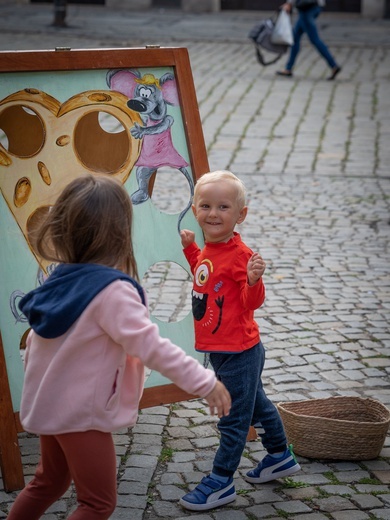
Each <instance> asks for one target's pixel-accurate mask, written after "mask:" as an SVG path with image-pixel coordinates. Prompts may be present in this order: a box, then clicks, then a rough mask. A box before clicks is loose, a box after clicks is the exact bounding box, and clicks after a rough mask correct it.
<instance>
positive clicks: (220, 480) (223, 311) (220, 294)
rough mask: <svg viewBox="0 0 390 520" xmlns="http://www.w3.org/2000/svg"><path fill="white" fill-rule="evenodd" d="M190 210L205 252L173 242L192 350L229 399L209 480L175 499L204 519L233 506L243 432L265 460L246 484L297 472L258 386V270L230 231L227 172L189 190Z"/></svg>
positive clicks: (238, 219)
mask: <svg viewBox="0 0 390 520" xmlns="http://www.w3.org/2000/svg"><path fill="white" fill-rule="evenodd" d="M192 210H193V212H194V215H195V217H196V219H197V221H198V223H199V225H200V227H201V228H202V231H203V234H204V238H205V247H204V248H203V249H202V250H201V249H200V248H199V247H198V246H197V244H196V243H195V234H194V233H193V232H192V231H189V230H182V231H181V233H180V236H181V241H182V246H183V251H184V254H185V256H186V258H187V260H188V262H189V264H190V267H191V271H192V273H193V275H194V285H193V291H192V311H193V315H194V322H195V349H196V350H197V351H199V352H204V353H207V354H209V355H210V362H211V364H212V366H213V368H214V371H215V373H216V375H217V378H218V379H219V380H220V381H222V382H223V383H224V384H225V386H226V388H227V389H228V390H229V392H230V394H231V397H232V408H231V410H230V414H229V415H228V416H226V417H223V418H221V420H220V421H219V423H218V429H219V431H220V434H221V440H220V445H219V448H218V450H217V453H216V455H215V458H214V463H213V469H212V472H211V474H210V475H208V476H206V477H204V478H203V479H202V481H201V483H200V484H198V486H197V487H196V488H195V489H194V490H193V491H191V492H189V493H187V494H186V495H185V496H183V497H182V498H181V499H180V504H181V505H182V506H183V507H185V508H186V509H189V510H192V511H205V510H208V509H214V508H216V507H219V506H222V505H224V504H228V503H229V502H232V501H234V500H235V498H236V493H235V488H234V482H233V475H234V473H235V471H236V470H237V468H238V465H239V463H240V458H241V455H242V452H243V450H244V447H245V443H246V438H247V434H248V430H249V427H250V426H251V425H253V426H254V427H255V428H256V429H257V431H258V433H259V435H260V436H261V439H262V443H263V446H264V447H265V448H266V450H267V452H268V454H267V455H266V456H265V457H264V459H263V460H262V461H261V462H260V463H259V464H258V466H257V467H256V468H255V469H253V470H251V471H249V472H248V473H247V474H246V475H245V477H244V478H245V479H246V480H247V481H248V482H251V483H261V482H268V481H270V480H274V479H277V478H281V477H286V476H288V475H292V474H293V473H296V472H297V471H299V470H300V466H299V464H298V463H297V462H296V460H295V457H294V455H293V453H292V451H291V450H290V449H289V448H287V441H286V436H285V433H284V428H283V423H282V421H281V419H280V417H279V414H278V411H277V409H276V407H275V405H274V404H273V403H272V402H271V401H270V400H269V399H268V397H267V396H266V395H265V392H264V389H263V385H262V382H261V373H262V370H263V367H264V361H265V351H264V347H263V345H262V343H261V341H260V333H259V328H258V325H257V323H256V322H255V320H254V311H255V309H257V308H259V307H260V306H261V305H262V304H263V302H264V299H265V288H264V284H263V280H262V276H263V273H264V271H265V267H266V265H265V262H264V260H263V259H262V257H261V256H260V255H259V254H258V253H253V252H252V251H251V250H250V249H249V248H248V247H247V246H246V245H245V244H244V243H243V242H242V240H241V237H240V235H239V234H238V233H236V232H235V231H234V228H235V226H236V224H241V223H242V222H244V220H245V218H246V215H247V212H248V208H247V206H246V205H245V187H244V185H243V183H242V182H241V181H240V180H239V179H238V178H237V177H236V176H235V175H233V174H232V173H231V172H228V171H216V172H212V173H207V174H205V175H203V176H202V177H201V178H200V179H199V180H198V181H197V183H196V185H195V193H194V200H193V206H192Z"/></svg>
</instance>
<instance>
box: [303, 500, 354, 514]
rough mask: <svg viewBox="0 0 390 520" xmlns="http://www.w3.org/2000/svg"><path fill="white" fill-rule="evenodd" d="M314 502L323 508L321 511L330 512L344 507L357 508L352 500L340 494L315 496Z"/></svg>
mask: <svg viewBox="0 0 390 520" xmlns="http://www.w3.org/2000/svg"><path fill="white" fill-rule="evenodd" d="M313 502H314V504H316V505H317V506H318V507H319V508H320V509H321V511H327V512H329V513H332V512H336V511H341V510H344V509H353V510H356V509H357V507H356V506H355V505H354V504H353V503H352V502H351V501H350V500H348V499H347V498H343V497H340V496H330V497H328V498H315V499H313Z"/></svg>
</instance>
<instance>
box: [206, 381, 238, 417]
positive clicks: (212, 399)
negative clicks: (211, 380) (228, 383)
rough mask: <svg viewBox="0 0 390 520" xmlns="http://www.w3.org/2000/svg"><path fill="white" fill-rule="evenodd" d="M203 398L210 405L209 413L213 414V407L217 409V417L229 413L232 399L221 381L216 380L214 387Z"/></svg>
mask: <svg viewBox="0 0 390 520" xmlns="http://www.w3.org/2000/svg"><path fill="white" fill-rule="evenodd" d="M205 399H206V401H207V402H208V405H209V406H210V413H211V415H214V414H215V409H217V415H218V417H223V416H224V415H229V412H230V408H231V406H232V400H231V398H230V394H229V392H228V391H227V390H226V387H225V385H224V384H223V383H221V381H217V382H216V384H215V386H214V389H213V390H212V391H211V392H210V393H209V395H207V396H206V397H205Z"/></svg>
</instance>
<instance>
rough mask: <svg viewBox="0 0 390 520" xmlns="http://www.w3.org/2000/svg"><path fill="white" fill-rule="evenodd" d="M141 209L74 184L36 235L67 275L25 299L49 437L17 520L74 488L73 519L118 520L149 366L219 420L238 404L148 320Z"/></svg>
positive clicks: (36, 417) (83, 181) (28, 382)
mask: <svg viewBox="0 0 390 520" xmlns="http://www.w3.org/2000/svg"><path fill="white" fill-rule="evenodd" d="M131 226H132V206H131V202H130V198H129V196H128V194H127V192H126V190H125V189H124V188H123V186H122V185H121V184H120V183H119V182H117V181H116V180H114V179H112V178H109V177H104V176H92V175H89V176H86V177H80V178H77V179H75V180H74V181H72V182H71V183H70V184H69V185H68V186H67V187H66V188H65V189H64V191H63V192H62V194H61V195H60V197H59V198H58V200H57V202H56V204H55V205H54V206H53V208H52V210H51V211H50V212H49V213H48V216H47V218H46V220H45V221H44V222H43V223H42V225H41V227H40V228H39V230H38V231H37V234H36V237H35V238H36V247H37V250H38V252H39V254H40V255H41V256H42V257H43V258H45V259H47V260H51V261H54V262H59V265H58V267H57V268H56V269H55V270H54V272H53V273H52V274H51V275H50V276H49V278H48V279H47V280H46V282H45V283H44V284H43V285H42V286H41V287H38V288H37V289H35V290H33V291H31V292H30V293H28V294H27V295H26V296H25V297H24V298H23V299H22V300H21V302H20V309H21V311H22V312H23V313H24V314H25V315H26V316H27V318H28V320H29V323H30V325H31V328H32V331H31V332H30V334H29V336H28V340H27V349H26V356H25V381H24V387H23V393H22V401H21V408H20V418H21V421H22V425H23V427H24V429H25V430H26V431H28V432H32V433H35V434H37V435H39V436H40V445H41V458H40V461H39V464H38V467H37V470H36V473H35V476H34V478H33V479H32V481H31V482H30V483H29V484H28V485H27V486H26V487H25V488H24V490H23V491H22V492H21V493H20V494H19V495H18V497H17V499H16V501H15V503H14V505H13V507H12V509H11V512H10V514H9V516H8V520H25V519H26V518H28V519H29V520H36V519H39V518H40V517H41V515H43V513H44V512H45V511H46V510H47V508H48V507H49V506H50V505H51V504H53V502H55V501H56V500H57V499H58V498H60V497H61V496H62V495H63V494H64V493H65V491H66V490H67V489H68V487H69V485H70V483H71V481H72V480H73V481H74V484H75V488H76V492H77V499H78V507H77V509H76V510H75V511H74V512H73V514H71V516H70V517H69V518H71V519H72V520H81V519H84V520H95V519H96V520H98V519H99V520H103V519H108V518H109V517H110V515H111V514H112V512H113V511H114V509H115V506H116V463H115V450H114V444H113V440H112V435H111V432H113V431H117V430H119V429H121V428H123V427H125V426H126V427H127V426H133V425H134V424H135V423H136V420H137V413H138V404H139V400H140V398H141V395H142V391H143V382H144V365H146V366H148V367H149V368H151V369H152V370H158V371H159V372H161V373H162V374H163V375H164V376H166V377H167V378H169V379H171V380H172V381H173V382H174V383H176V384H177V385H178V386H179V387H181V388H182V389H184V390H185V391H187V392H189V393H191V394H197V395H200V396H202V397H205V398H206V400H207V402H208V404H209V405H210V411H211V413H212V414H213V413H214V410H215V409H216V410H217V413H218V416H219V417H221V416H223V415H226V414H228V413H229V409H230V396H229V394H228V392H227V390H226V388H225V387H224V386H223V385H222V383H220V382H218V381H217V380H216V377H215V375H214V373H213V372H212V371H210V370H207V369H205V368H203V367H202V366H201V365H200V364H199V363H198V362H197V361H196V360H195V359H194V358H192V357H190V356H187V355H186V354H185V353H184V351H183V350H182V349H180V348H179V347H178V346H176V345H174V344H172V343H171V342H170V341H169V340H168V339H163V338H161V337H160V335H159V332H158V328H157V326H156V325H155V324H153V323H152V322H151V321H150V319H149V315H148V310H147V307H146V302H145V296H144V293H143V290H142V288H141V286H140V285H139V284H138V282H137V279H138V275H137V266H136V262H135V259H134V252H133V247H132V240H131Z"/></svg>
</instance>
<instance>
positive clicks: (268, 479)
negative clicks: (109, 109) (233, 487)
mask: <svg viewBox="0 0 390 520" xmlns="http://www.w3.org/2000/svg"><path fill="white" fill-rule="evenodd" d="M300 469H301V466H300V465H299V464H298V463H297V464H295V465H294V466H291V468H288V469H285V470H283V471H278V472H277V473H274V474H268V475H264V476H263V477H262V476H260V477H249V476H248V475H244V480H246V481H247V482H250V483H251V484H263V483H264V482H271V481H272V480H276V479H278V478H283V477H288V476H289V475H293V474H294V473H297V472H298V471H299V470H300Z"/></svg>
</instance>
